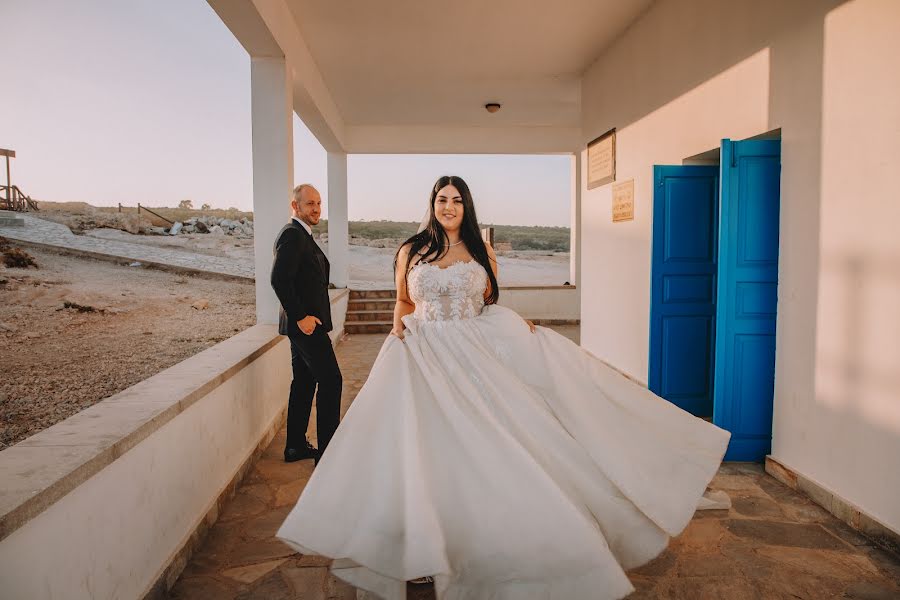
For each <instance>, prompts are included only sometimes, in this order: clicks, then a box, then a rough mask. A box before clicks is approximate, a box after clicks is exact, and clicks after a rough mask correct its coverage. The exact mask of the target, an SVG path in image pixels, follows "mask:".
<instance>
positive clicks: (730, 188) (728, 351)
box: [713, 140, 781, 461]
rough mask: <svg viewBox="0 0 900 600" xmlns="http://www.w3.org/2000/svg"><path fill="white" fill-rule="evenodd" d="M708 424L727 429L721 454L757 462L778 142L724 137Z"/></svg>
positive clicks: (767, 371)
mask: <svg viewBox="0 0 900 600" xmlns="http://www.w3.org/2000/svg"><path fill="white" fill-rule="evenodd" d="M721 157H722V158H721V160H722V163H721V178H722V192H721V193H722V202H721V207H720V212H721V214H720V218H721V225H720V228H719V280H718V292H717V297H718V305H717V310H716V343H715V348H716V356H715V371H716V377H715V381H716V386H715V392H714V394H715V398H714V413H713V422H714V423H715V424H716V425H718V426H720V427H722V428H724V429H727V430H729V431H730V432H731V443H730V444H729V447H728V452H727V453H726V455H725V459H726V460H741V461H760V460H763V458H764V457H765V456H766V454H768V453H769V452H770V450H771V445H772V399H773V394H774V382H775V315H776V301H777V289H778V215H779V206H780V179H781V142H780V140H755V141H744V142H732V141H730V140H723V142H722V153H721Z"/></svg>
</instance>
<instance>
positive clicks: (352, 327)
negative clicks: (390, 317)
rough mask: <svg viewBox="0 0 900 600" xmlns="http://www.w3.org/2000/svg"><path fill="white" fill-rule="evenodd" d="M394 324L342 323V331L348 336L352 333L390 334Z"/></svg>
mask: <svg viewBox="0 0 900 600" xmlns="http://www.w3.org/2000/svg"><path fill="white" fill-rule="evenodd" d="M393 326H394V324H393V323H391V322H389V321H388V322H381V323H354V322H353V321H347V322H345V323H344V331H346V332H347V333H350V334H354V333H390V332H391V329H392V328H393Z"/></svg>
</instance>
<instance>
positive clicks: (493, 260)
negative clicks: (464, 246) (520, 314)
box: [484, 242, 535, 333]
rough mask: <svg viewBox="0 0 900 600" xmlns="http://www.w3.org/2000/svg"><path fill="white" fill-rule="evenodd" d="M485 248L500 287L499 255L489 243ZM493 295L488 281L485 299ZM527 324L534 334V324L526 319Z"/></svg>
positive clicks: (485, 244)
mask: <svg viewBox="0 0 900 600" xmlns="http://www.w3.org/2000/svg"><path fill="white" fill-rule="evenodd" d="M484 247H485V249H486V250H487V255H488V262H490V263H491V270H492V271H493V272H494V279H496V280H497V282H498V283H497V285H499V282H500V278H499V276H498V275H497V273H499V266H498V265H497V254H496V253H495V252H494V248H493V247H491V245H490V244H489V243H487V242H485V243H484ZM490 295H491V282H490V281H488V284H487V288H486V289H485V290H484V299H485V300H487V299H488V296H490ZM524 321H525V322H526V323H528V328H529V329H531V333H534V331H535V329H534V323H532V322H531V321H529V320H528V319H524Z"/></svg>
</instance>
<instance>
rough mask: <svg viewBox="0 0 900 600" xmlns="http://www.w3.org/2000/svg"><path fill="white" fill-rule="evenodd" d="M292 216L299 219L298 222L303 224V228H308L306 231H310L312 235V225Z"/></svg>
mask: <svg viewBox="0 0 900 600" xmlns="http://www.w3.org/2000/svg"><path fill="white" fill-rule="evenodd" d="M291 218H292V219H293V220H295V221H297V222H298V223H300V224H301V225H303V229H305V230H306V233H308V234H309V235H312V227H310V226H309V225H307V224H306V223H305V222H304V221H303V220H301V219H298V218H297V217H291Z"/></svg>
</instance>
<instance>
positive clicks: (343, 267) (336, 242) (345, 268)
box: [328, 152, 350, 288]
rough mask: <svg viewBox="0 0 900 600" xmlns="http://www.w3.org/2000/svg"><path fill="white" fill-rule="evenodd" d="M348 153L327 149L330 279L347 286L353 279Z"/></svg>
mask: <svg viewBox="0 0 900 600" xmlns="http://www.w3.org/2000/svg"><path fill="white" fill-rule="evenodd" d="M347 214H348V212H347V154H346V153H345V152H329V153H328V261H329V262H330V263H331V283H333V284H334V285H335V287H339V288H345V287H347V285H348V284H349V280H350V230H349V224H348V218H347Z"/></svg>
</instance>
